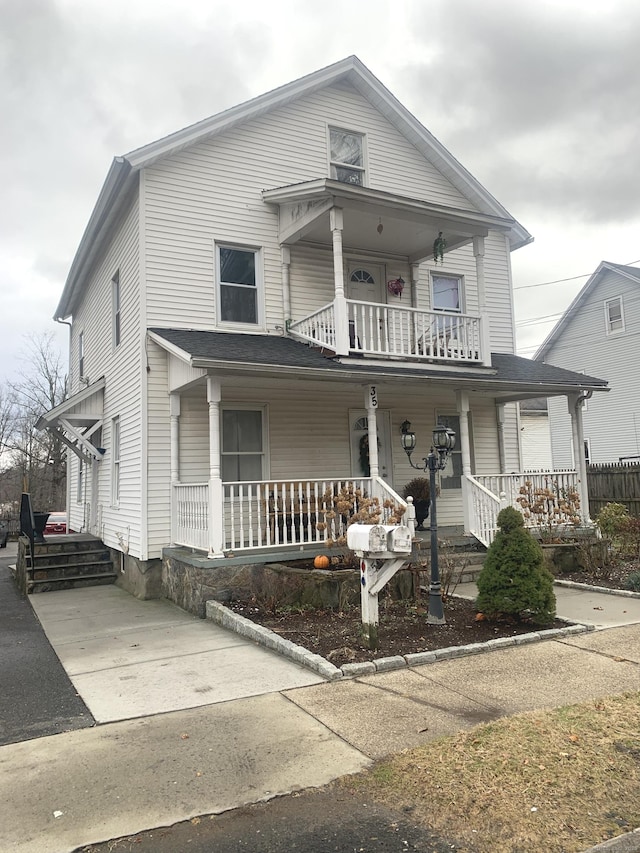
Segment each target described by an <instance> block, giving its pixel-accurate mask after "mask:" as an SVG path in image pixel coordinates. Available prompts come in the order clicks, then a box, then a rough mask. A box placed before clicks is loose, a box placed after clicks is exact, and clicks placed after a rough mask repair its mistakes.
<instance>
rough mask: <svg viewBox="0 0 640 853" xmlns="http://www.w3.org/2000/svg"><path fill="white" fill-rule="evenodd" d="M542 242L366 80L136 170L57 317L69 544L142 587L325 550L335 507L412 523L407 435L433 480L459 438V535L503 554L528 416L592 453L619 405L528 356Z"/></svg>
mask: <svg viewBox="0 0 640 853" xmlns="http://www.w3.org/2000/svg"><path fill="white" fill-rule="evenodd" d="M530 240H531V236H530V235H529V233H528V232H527V231H526V230H525V228H523V227H522V225H520V224H519V223H518V222H517V221H516V220H515V219H513V217H512V216H510V214H509V213H508V212H507V211H506V210H505V209H504V208H503V207H502V205H500V204H499V202H498V201H496V199H495V198H493V196H491V195H490V193H489V192H487V190H486V189H484V187H482V186H481V185H480V184H479V183H478V181H477V180H475V179H474V178H473V177H472V175H470V174H469V172H467V171H466V169H465V168H464V167H463V166H462V165H461V164H460V163H459V162H458V161H457V160H456V159H455V158H454V157H453V156H452V155H451V154H450V153H449V152H448V151H447V150H446V149H445V148H444V147H443V146H442V145H441V144H440V143H439V142H438V141H437V140H436V139H435V138H434V137H433V136H432V135H431V134H430V133H429V131H428V130H426V128H425V127H423V125H422V124H421V123H420V122H419V121H418V120H417V119H416V118H415V117H414V116H413V115H411V113H409V112H408V111H407V110H406V109H405V108H404V107H403V106H402V105H401V104H400V103H399V102H398V101H397V100H396V99H395V98H394V96H393V95H392V94H391V93H390V92H389V91H388V90H387V89H386V88H385V87H384V86H383V85H382V84H381V83H380V82H379V81H378V80H377V79H376V78H375V77H374V76H373V75H372V74H371V72H370V71H369V70H368V69H367V68H366V67H364V66H363V65H362V63H361V62H360V61H359V60H358V59H357V58H355V57H349V58H347V59H345V60H343V61H341V62H338V63H336V64H334V65H331V66H329V67H327V68H324V69H322V70H320V71H317V72H315V73H313V74H310V75H309V76H307V77H303V78H302V79H300V80H296V81H294V82H292V83H289V84H288V85H285V86H283V87H281V88H279V89H276V90H274V91H272V92H269V93H267V94H265V95H262V96H260V97H257V98H255V99H253V100H251V101H249V102H247V103H244V104H241V105H239V106H237V107H234V108H232V109H229V110H227V111H225V112H223V113H220V114H219V115H216V116H213V117H212V118H208V119H205V120H204V121H202V122H200V123H198V124H195V125H193V126H191V127H187V128H185V129H184V130H180V131H178V132H176V133H174V134H172V135H170V136H167V137H165V138H164V139H161V140H158V141H157V142H153V143H151V144H150V145H147V146H145V147H143V148H140V149H137V150H136V151H133V152H131V153H129V154H127V155H126V156H124V157H117V158H116V159H115V160H114V161H113V164H112V166H111V169H110V171H109V174H108V176H107V178H106V181H105V184H104V187H103V189H102V191H101V193H100V196H99V198H98V200H97V202H96V206H95V209H94V211H93V214H92V216H91V219H90V221H89V224H88V226H87V229H86V231H85V234H84V236H83V237H82V240H81V243H80V246H79V248H78V251H77V254H76V256H75V258H74V260H73V263H72V266H71V270H70V273H69V276H68V279H67V282H66V284H65V287H64V291H63V293H62V296H61V299H60V303H59V305H58V308H57V311H56V319H59V320H63V319H65V320H69V319H71V321H72V329H71V361H70V363H71V387H72V394H71V396H70V398H69V399H68V400H67V401H66V402H65V403H63V404H62V405H61V406H59V407H58V408H56V409H54V410H53V411H51V412H49V413H48V414H47V415H46V416H45V417H44V418H43V419H42V420H41V424H40V425H41V426H43V427H47V428H50V429H56V430H59V431H60V433H61V434H62V435H64V437H65V440H66V441H67V443H68V445H69V447H70V450H71V451H72V452H70V454H69V494H68V510H69V519H70V526H71V528H72V529H74V530H76V531H87V532H91V533H93V534H95V535H96V536H99V537H101V538H102V539H103V540H104V542H105V543H106V544H107V545H108V546H109V547H110V548H112V549H113V550H114V551H120V552H122V554H123V558H122V569H123V572H124V574H125V576H126V575H127V574H128V573H135V572H138V571H143V572H144V570H145V569H146V568H147V567H148V565H149V564H150V562H153V561H160V560H161V559H162V557H163V553H166V550H167V549H168V548H169V547H170V546H176V547H177V546H180V547H183V548H190V549H193V550H194V552H196V553H200V554H201V555H202V556H203V557H207V556H208V557H209V558H210V559H211V560H212V561H214V560H223V559H224V558H225V557H227V558H228V557H229V555H230V554H233V555H235V557H236V558H237V557H238V556H242V555H246V556H247V560H248V561H250V560H254V561H258V560H260V559H266V558H268V556H269V555H270V554H273V553H274V552H275V551H281V550H282V549H283V548H287V547H292V548H295V549H296V550H297V551H298V550H299V549H300V548H304V547H305V546H307V545H309V546H311V545H314V544H315V545H316V546H317V545H318V543H319V541H320V544H322V540H323V537H324V536H325V535H328V534H326V532H325V531H323V530H319V529H318V519H319V518H320V517H321V516H322V511H323V507H322V502H323V496H324V495H326V494H327V490H329V491H332V492H333V493H335V491H336V489H338V488H339V487H340V484H343V485H344V484H345V483H347V484H348V483H351V484H354V485H355V487H357V489H358V490H360V492H361V493H362V494H366V495H369V496H376V497H378V498H379V500H380V501H381V502H382V503H384V501H385V500H387V499H389V500H390V501H391V502H394V501H395V502H396V503H397V502H401V501H400V497H399V493H401V491H402V488H403V486H404V485H405V484H406V483H407V481H408V480H410V479H411V478H412V476H415V474H416V472H415V471H414V470H413V469H412V468H411V466H410V464H409V460H408V458H407V455H406V454H405V452H404V451H403V448H402V444H401V430H402V426H403V424H404V423H405V422H406V421H409V422H410V423H411V429H412V430H413V431H415V433H416V435H417V449H416V453H415V454H414V458H415V459H417V460H419V459H420V458H421V457H423V456H426V455H427V453H428V452H429V447H430V441H431V433H432V429H433V427H434V426H435V425H436V424H437V423H442V424H445V425H447V426H449V427H450V428H451V429H453V430H454V431H455V433H456V436H457V441H456V448H455V450H454V452H453V454H452V456H451V459H450V461H449V464H448V467H447V468H446V469H445V470H444V471H443V473H442V476H441V479H440V489H441V494H440V498H439V501H438V516H439V521H440V523H441V524H445V525H458V526H460V527H461V528H462V527H464V528H465V530H466V531H467V532H471V533H473V534H474V535H476V536H477V537H478V538H479V539H481V540H482V541H483V542H488V541H489V540H490V538H491V536H492V531H493V530H494V529H495V516H496V514H497V511H498V510H499V508H500V493H501V492H504V493H505V494H506V495H507V498H508V499H509V500H511V499H513V495H514V494H516V493H517V492H514V490H513V486H514V484H517V482H519V480H518V477H519V475H518V470H519V435H518V433H519V429H518V419H517V406H516V403H517V401H518V400H521V399H526V398H529V397H540V396H551V397H552V396H556V395H559V396H562V397H564V398H568V399H569V400H570V401H571V405H572V406H573V411H574V415H575V436H576V438H575V440H576V441H578V442H579V441H580V440H581V439H580V429H581V426H580V408H579V406H577V407H576V406H575V405H574V403H576V402H577V401H578V400H579V399H580V398H581V396H582V395H583V394H584V393H585V392H586V391H591V390H599V389H603V388H605V387H606V383H605V382H603V381H601V380H599V379H595V378H592V377H590V376H588V375H584V374H579V373H574V372H571V371H568V370H563V369H559V368H556V367H551V366H548V365H544V364H540V363H538V362H535V361H529V360H526V359H522V358H518V357H517V356H516V355H515V354H514V353H515V333H514V316H513V298H512V285H511V272H510V254H511V252H512V251H514V250H516V249H519V248H521V247H522V246H525V245H526V244H527V243H528V242H529V241H530ZM405 428H406V427H405ZM577 476H578V479H579V472H578V475H577ZM585 506H586V501H585ZM338 521H339V519H338Z"/></svg>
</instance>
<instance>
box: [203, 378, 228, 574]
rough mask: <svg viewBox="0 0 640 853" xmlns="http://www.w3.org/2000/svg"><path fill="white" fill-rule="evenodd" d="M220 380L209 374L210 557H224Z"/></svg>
mask: <svg viewBox="0 0 640 853" xmlns="http://www.w3.org/2000/svg"><path fill="white" fill-rule="evenodd" d="M221 399H222V392H221V389H220V380H219V379H216V378H215V377H214V376H207V403H208V404H209V554H208V556H209V557H224V553H223V543H224V524H223V518H224V496H223V490H222V476H221V472H222V468H221V461H220V460H221V456H220V400H221Z"/></svg>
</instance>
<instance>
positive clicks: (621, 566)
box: [556, 560, 640, 592]
mask: <svg viewBox="0 0 640 853" xmlns="http://www.w3.org/2000/svg"><path fill="white" fill-rule="evenodd" d="M636 572H640V560H619V561H617V562H614V563H612V564H611V565H608V566H606V567H604V568H596V569H593V571H591V572H586V571H579V572H562V573H561V574H558V575H557V576H556V580H559V581H574V582H575V583H584V584H587V585H589V586H602V587H605V588H606V589H625V590H629V584H628V578H629V575H632V574H634V573H636ZM636 592H640V590H636Z"/></svg>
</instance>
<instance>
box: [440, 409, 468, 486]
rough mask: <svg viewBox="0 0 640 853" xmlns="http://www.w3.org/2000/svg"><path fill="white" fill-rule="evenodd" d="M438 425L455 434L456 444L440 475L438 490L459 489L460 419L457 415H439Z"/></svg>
mask: <svg viewBox="0 0 640 853" xmlns="http://www.w3.org/2000/svg"><path fill="white" fill-rule="evenodd" d="M438 423H439V424H442V426H446V427H449V429H452V430H453V431H454V432H455V434H456V444H455V447H454V449H453V450H452V451H451V455H450V456H449V457H448V459H447V464H446V467H445V469H444V471H443V472H442V474H441V475H440V488H441V489H442V490H443V491H444V490H445V489H461V488H462V446H461V443H460V417H459V416H458V415H439V416H438Z"/></svg>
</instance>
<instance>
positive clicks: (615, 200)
mask: <svg viewBox="0 0 640 853" xmlns="http://www.w3.org/2000/svg"><path fill="white" fill-rule="evenodd" d="M588 9H589V7H587V10H588ZM616 12H618V14H616ZM416 26H417V28H418V31H419V33H420V34H421V35H422V36H424V38H425V39H432V38H433V37H434V36H436V37H437V40H438V45H439V46H438V49H437V51H436V53H435V55H434V56H432V57H431V58H430V59H428V60H427V61H425V62H424V63H422V64H421V65H420V66H419V67H418V68H417V69H416V70H415V72H414V73H412V74H411V84H410V85H411V87H412V89H413V91H414V94H415V96H416V98H419V99H420V103H421V104H422V106H423V110H422V115H423V116H425V117H426V121H427V122H428V121H429V120H430V118H431V117H433V122H432V125H431V129H432V130H434V129H435V127H434V126H435V125H436V124H437V126H438V127H439V128H440V131H436V133H437V135H441V136H443V137H446V144H447V145H448V147H450V148H451V150H452V151H453V152H454V153H455V154H456V155H457V156H459V158H460V159H461V161H462V162H464V163H466V164H469V163H470V162H471V163H473V164H474V165H475V171H476V174H478V175H479V177H481V178H482V179H483V181H484V182H485V183H486V184H487V186H488V188H489V189H491V190H492V191H493V192H494V194H495V195H497V196H498V197H499V198H500V199H501V200H503V201H504V202H505V203H506V204H507V205H509V204H511V205H513V206H514V207H522V206H523V205H524V206H526V207H527V208H529V209H531V208H538V209H540V208H543V209H547V210H548V209H549V207H553V206H555V205H558V206H561V207H562V208H563V209H564V210H565V211H566V213H571V214H576V215H578V216H580V217H582V218H583V219H584V220H585V221H592V222H593V221H602V219H606V220H610V221H618V220H624V219H626V218H628V217H629V216H636V215H638V213H640V192H639V190H640V186H639V179H638V175H640V145H638V141H639V140H638V136H639V127H638V118H637V110H636V108H635V105H636V104H637V103H639V102H640V73H639V72H640V65H639V62H638V41H639V37H640V7H638V6H635V5H630V4H622V3H618V4H616V3H614V4H612V5H611V6H610V7H609V9H608V13H607V14H606V15H604V14H596V13H589V11H587V12H584V11H582V12H579V13H577V12H576V11H575V10H574V9H570V8H566V7H563V6H560V5H551V6H546V5H544V4H520V3H517V4H516V3H504V2H499V0H487V2H483V3H477V2H474V0H459V2H456V3H446V4H445V3H436V4H434V5H432V4H429V7H428V8H427V7H424V8H423V9H421V10H419V11H418V12H417V14H416ZM418 93H419V94H418Z"/></svg>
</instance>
